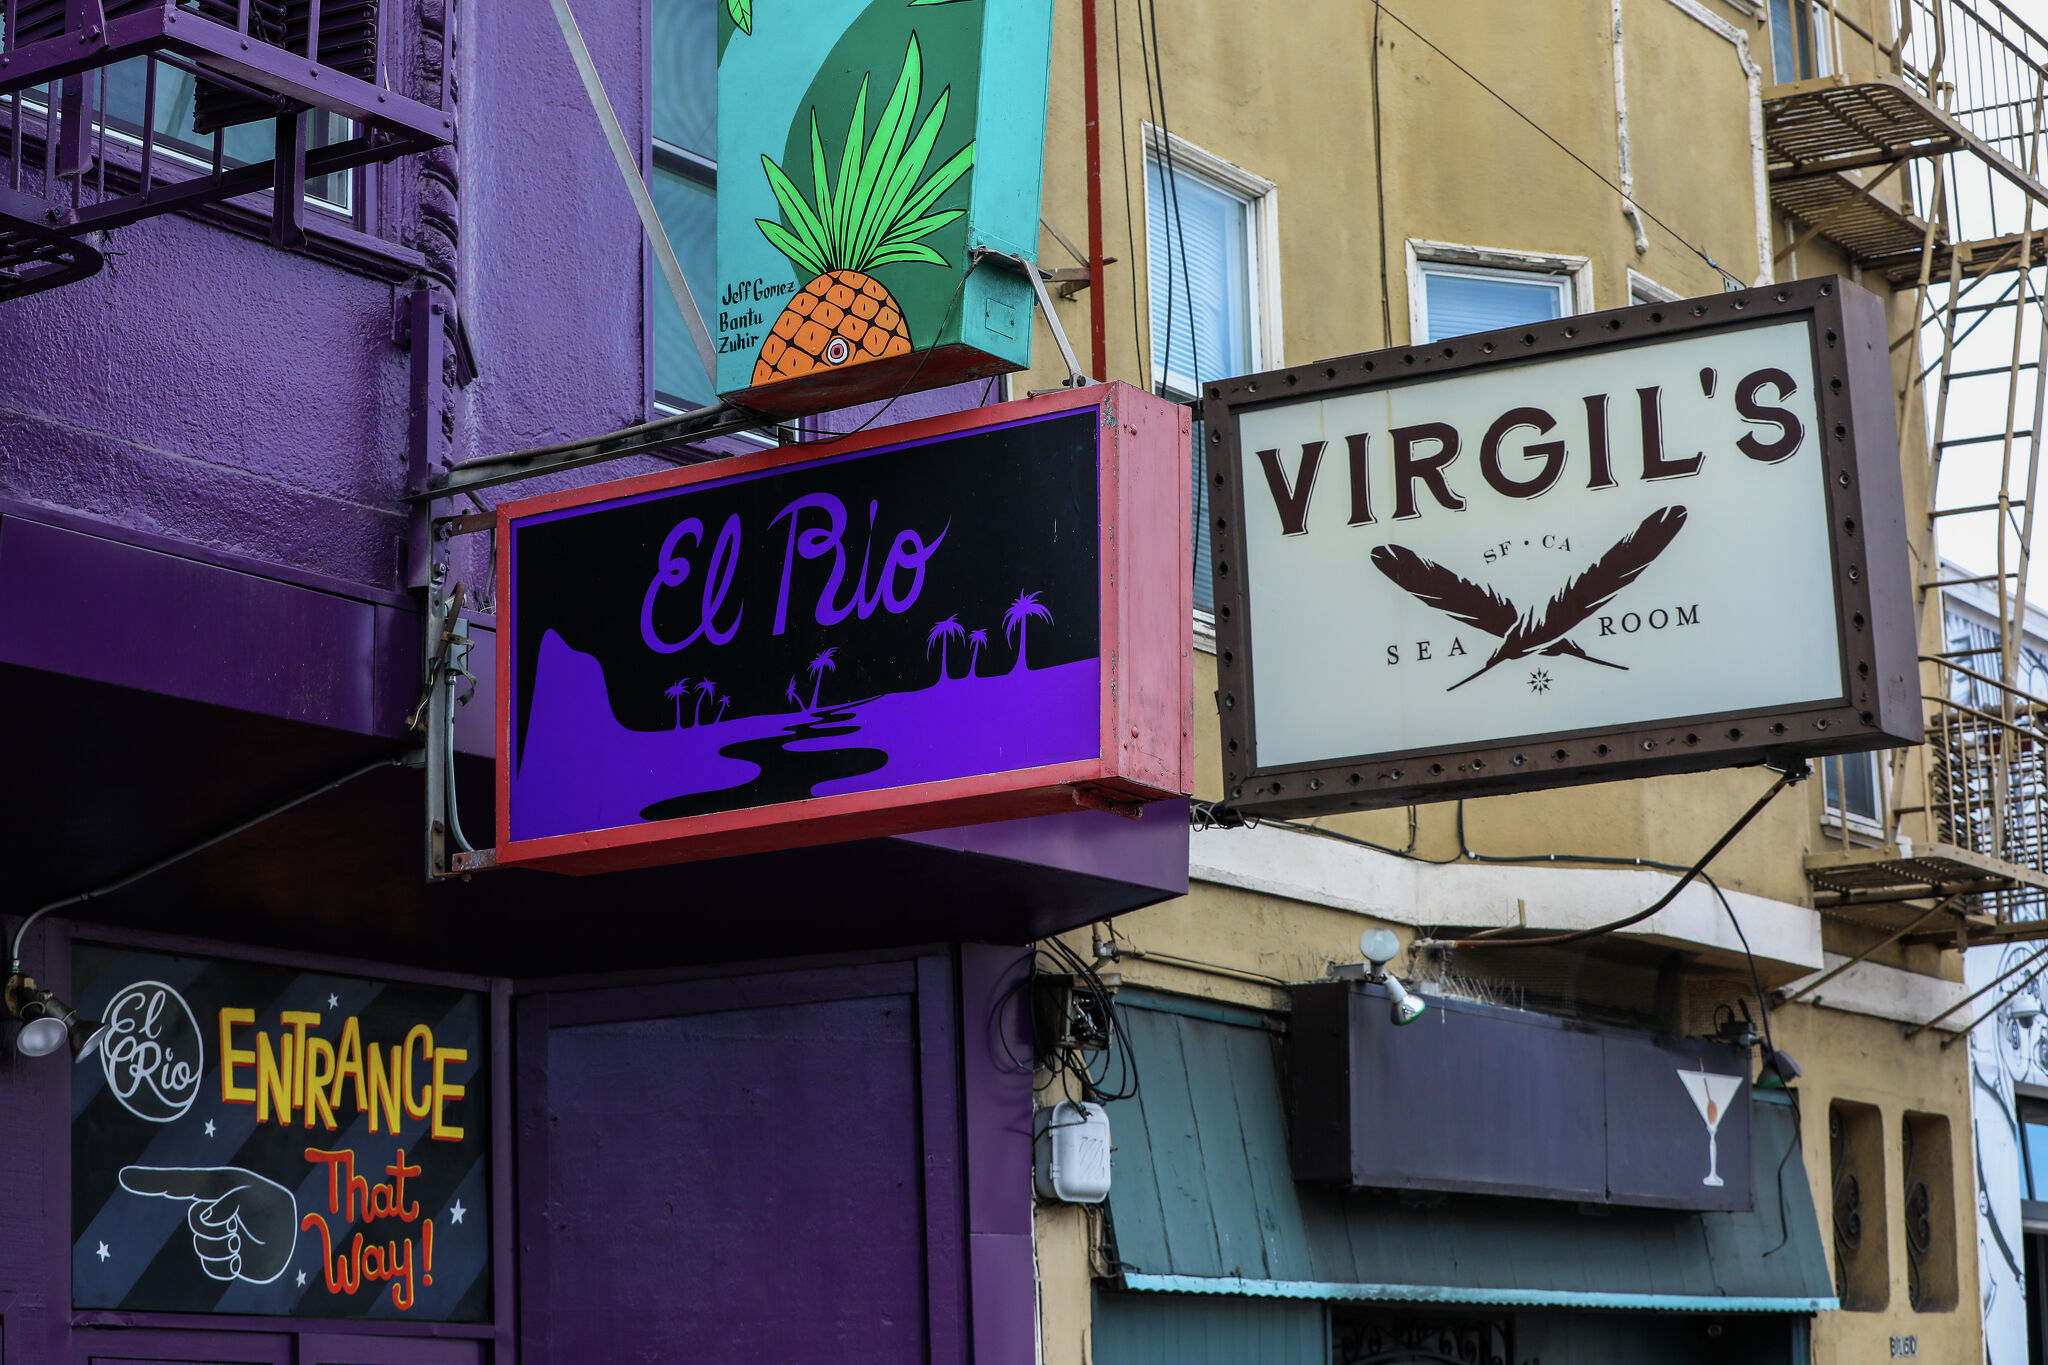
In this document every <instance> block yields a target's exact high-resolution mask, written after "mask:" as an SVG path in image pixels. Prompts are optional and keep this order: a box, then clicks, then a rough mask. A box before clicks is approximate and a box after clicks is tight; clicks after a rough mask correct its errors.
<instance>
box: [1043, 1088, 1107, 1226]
mask: <svg viewBox="0 0 2048 1365" xmlns="http://www.w3.org/2000/svg"><path fill="white" fill-rule="evenodd" d="M1031 1137H1032V1164H1033V1167H1034V1171H1035V1174H1034V1181H1035V1183H1036V1185H1037V1186H1038V1196H1039V1198H1041V1199H1057V1200H1060V1201H1061V1202H1063V1203H1068V1204H1100V1203H1101V1202H1102V1201H1103V1199H1104V1198H1106V1197H1107V1196H1108V1194H1109V1112H1108V1111H1107V1110H1105V1109H1104V1108H1103V1107H1102V1106H1101V1105H1099V1104H1091V1103H1088V1102H1086V1101H1076V1100H1061V1101H1060V1102H1059V1103H1057V1104H1051V1105H1047V1106H1045V1107H1044V1108H1042V1109H1038V1110H1034V1111H1033V1113H1032V1116H1031Z"/></svg>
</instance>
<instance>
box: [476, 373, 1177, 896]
mask: <svg viewBox="0 0 2048 1365" xmlns="http://www.w3.org/2000/svg"><path fill="white" fill-rule="evenodd" d="M1082 410H1093V411H1095V412H1096V414H1097V420H1096V422H1095V429H1096V457H1095V458H1096V479H1097V487H1096V495H1097V508H1098V516H1097V525H1096V540H1095V551H1096V553H1095V570H1096V576H1097V579H1098V587H1099V612H1100V615H1099V635H1098V640H1099V650H1098V654H1097V659H1098V660H1099V688H1098V692H1099V695H1098V698H1097V702H1098V709H1099V725H1098V727H1097V729H1098V733H1099V736H1100V742H1099V746H1098V748H1097V752H1096V753H1095V755H1094V756H1092V757H1089V758H1085V759H1082V760H1079V761H1067V762H1060V763H1054V764H1047V765H1041V766H1037V767H1022V768H1013V769H1008V770H1003V771H989V772H979V773H975V774H973V775H969V776H960V777H953V778H948V779H945V780H940V781H930V782H922V783H916V784H913V785H904V786H892V787H880V788H874V789H868V790H860V791H845V792H840V793H837V794H832V795H825V796H811V797H807V798H804V799H800V800H786V801H778V802H775V803H772V804H765V805H755V806H748V807H745V808H741V809H730V810H718V811H714V812H711V813H707V814H690V815H684V816H681V817H678V818H672V819H643V821H642V822H641V823H636V824H623V825H615V826H612V827H608V828H593V829H581V830H575V831H573V832H566V833H556V834H550V835H547V836H545V837H533V838H523V839H518V838H514V837H513V800H514V795H513V788H514V772H513V734H514V728H515V726H517V725H518V724H519V718H518V717H517V716H516V715H515V711H514V705H515V696H514V672H515V670H514V668H513V667H512V666H511V663H510V662H509V660H508V659H507V658H505V657H501V658H500V661H499V667H498V670H497V674H498V676H497V720H496V726H497V736H496V753H497V784H496V785H497V803H496V804H497V831H496V834H497V860H498V862H499V863H500V864H503V865H516V866H525V867H535V868H545V869H548V870H553V871H560V872H570V873H595V872H607V871H613V870H617V869H622V868H632V867H646V866H654V865H660V864H667V863H676V862H687V861H693V860H697V859H703V858H720V857H731V856H736V855H740V854H749V853H760V852H766V851H771V850H775V849H783V848H798V847H805V846H809V845H815V844H823V843H835V842H842V841H847V840H854V839H868V838H876V837H881V836H887V835H894V834H907V833H915V832H919V831H924V830H932V829H942V828H948V827H952V826H958V825H969V824H979V823H984V822H987V821H993V820H1007V819H1016V818H1021V817H1025V816H1033V815H1043V814H1050V813H1055V812H1059V811H1072V810H1074V809H1075V808H1076V807H1077V806H1080V807H1093V808H1098V809H1108V810H1116V811H1119V812H1121V813H1125V814H1136V813H1137V812H1138V809H1139V808H1140V807H1141V806H1142V804H1143V803H1146V802H1150V801H1158V800H1165V799H1170V798H1175V797H1180V796H1185V795H1187V794H1188V792H1189V791H1190V790H1191V783H1192V772H1193V762H1194V758H1193V734H1192V714H1193V702H1192V699H1193V690H1194V681H1193V655H1192V650H1193V639H1192V620H1193V611H1194V601H1193V592H1194V588H1193V581H1192V575H1191V573H1190V571H1189V565H1190V560H1191V555H1192V550H1191V544H1190V536H1191V532H1192V522H1191V518H1192V515H1193V512H1192V486H1191V462H1192V450H1191V442H1190V425H1191V424H1190V416H1189V413H1188V410H1187V409H1186V408H1184V407H1182V406H1180V405H1178V404H1175V403H1170V402H1167V401H1165V400H1164V399H1161V398H1157V397H1155V396H1153V395H1151V394H1148V393H1146V392H1144V391H1143V390H1140V389H1136V388H1133V387H1131V386H1129V385H1126V384H1104V385H1090V386H1088V387H1085V388H1081V389H1075V390H1069V391H1063V392H1060V393H1055V394H1049V395H1046V396H1044V397H1040V398H1032V399H1027V400H1023V401H1020V402H1014V403H1005V404H999V405H996V406H993V407H988V408H980V409H975V410H970V411H967V412H961V413H954V414H948V415H946V416H941V417H934V418H929V419H925V420H922V421H916V422H908V423H904V424H901V425H898V426H892V427H885V428H878V429H875V430H871V431H865V432H859V433H856V434H853V435H850V436H846V437H841V438H836V439H832V440H826V441H812V442H806V443H802V444H797V445H790V446H783V447H780V448H777V449H773V450H764V451H762V452H761V453H759V454H754V455H742V456H736V457H732V458H728V459H722V460H716V461H712V462H709V463H706V464H702V465H695V466H691V467H688V468H683V469H677V470H673V471H665V472H662V473H658V474H652V475H646V476H643V477H639V478H633V479H625V480H620V481H617V482H613V483H607V484H601V485H596V486H592V487H586V488H580V489H575V490H571V491H569V492H564V493H556V494H548V495H544V496H541V497H534V498H526V499H521V500H518V501H514V502H508V503H505V504H503V505H501V506H500V507H499V508H498V518H497V532H498V546H499V554H498V568H497V593H498V597H497V600H498V603H499V608H500V615H499V629H498V633H497V640H498V642H499V649H500V651H501V655H504V654H511V653H514V652H516V650H517V648H518V644H517V641H518V639H519V636H518V609H519V601H518V598H517V596H516V589H515V581H514V577H515V575H514V565H515V562H516V554H515V547H516V543H517V542H516V536H517V533H518V531H519V529H520V527H521V525H522V523H525V522H528V521H529V520H530V519H532V518H535V517H539V516H542V515H544V514H560V513H562V512H564V511H572V510H573V509H578V508H586V507H587V508H591V509H593V512H598V513H601V512H602V511H604V510H606V509H603V508H601V507H600V505H601V504H621V503H623V501H624V500H627V499H644V498H646V497H647V495H650V494H652V495H660V494H665V493H674V492H681V491H687V490H691V489H693V487H694V486H696V485H700V484H706V483H709V482H711V481H714V480H718V481H731V480H734V479H736V478H744V477H747V476H757V475H763V474H769V473H776V472H781V471H792V470H794V471H798V472H801V470H802V466H804V465H806V464H814V463H822V462H825V461H828V460H829V461H833V462H843V461H844V460H845V459H846V457H848V456H850V455H853V456H859V455H861V454H862V453H863V452H872V453H873V454H872V456H871V458H874V459H877V460H886V459H887V458H888V453H889V452H891V451H899V450H910V449H914V448H919V447H929V446H930V445H931V444H932V443H934V442H938V441H944V440H946V439H948V438H954V437H968V436H973V435H975V434H977V433H982V432H986V431H989V430H991V429H995V428H1000V427H1005V426H1011V425H1015V424H1018V423H1022V422H1028V421H1032V420H1035V419H1040V418H1045V417H1049V416H1052V415H1056V414H1063V413H1069V412H1076V411H1082ZM1020 651H1021V645H1020ZM678 726H679V728H680V721H679V723H678Z"/></svg>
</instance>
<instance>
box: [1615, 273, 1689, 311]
mask: <svg viewBox="0 0 2048 1365" xmlns="http://www.w3.org/2000/svg"><path fill="white" fill-rule="evenodd" d="M1680 297H1681V295H1680V294H1679V293H1678V291H1677V290H1675V289H1666V288H1665V287H1664V286H1663V285H1661V284H1659V283H1657V282H1656V281H1655V280H1653V279H1651V278H1650V277H1649V276H1648V275H1644V274H1641V273H1639V272H1637V271H1634V270H1631V271H1629V272H1628V301H1629V302H1630V303H1631V304H1643V303H1677V302H1678V300H1679V298H1680Z"/></svg>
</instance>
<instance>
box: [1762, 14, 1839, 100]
mask: <svg viewBox="0 0 2048 1365" xmlns="http://www.w3.org/2000/svg"><path fill="white" fill-rule="evenodd" d="M1795 14H1796V16H1797V17H1796V19H1795V17H1794V16H1795ZM1827 46H1828V34H1827V25H1826V24H1815V23H1814V8H1813V0H1771V76H1772V79H1774V80H1775V81H1777V82H1778V83H1779V84H1781V85H1782V84H1785V83H1787V82H1789V81H1803V80H1810V79H1811V78H1812V77H1813V76H1815V75H1816V74H1818V73H1820V72H1824V71H1826V70H1828V69H1829V67H1830V66H1831V65H1832V64H1831V63H1830V62H1829V61H1828V60H1827V57H1826V51H1827Z"/></svg>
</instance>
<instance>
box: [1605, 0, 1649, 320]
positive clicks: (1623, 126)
mask: <svg viewBox="0 0 2048 1365" xmlns="http://www.w3.org/2000/svg"><path fill="white" fill-rule="evenodd" d="M1613 8H1614V126H1615V136H1616V141H1617V144H1618V146H1619V148H1620V157H1619V158H1618V160H1619V169H1620V171H1621V216H1622V217H1624V218H1626V219H1628V221H1629V225H1630V226H1632V227H1633V228H1635V230H1636V255H1638V256H1647V255H1649V254H1650V238H1649V234H1648V233H1646V232H1644V231H1643V215H1642V214H1640V213H1638V212H1637V211H1636V177H1635V172H1634V171H1632V170H1630V169H1629V150H1628V80H1627V79H1626V77H1624V76H1623V74H1622V54H1621V0H1613ZM1629 302H1630V303H1634V302H1635V300H1634V299H1633V298H1631V299H1630V300H1629Z"/></svg>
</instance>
